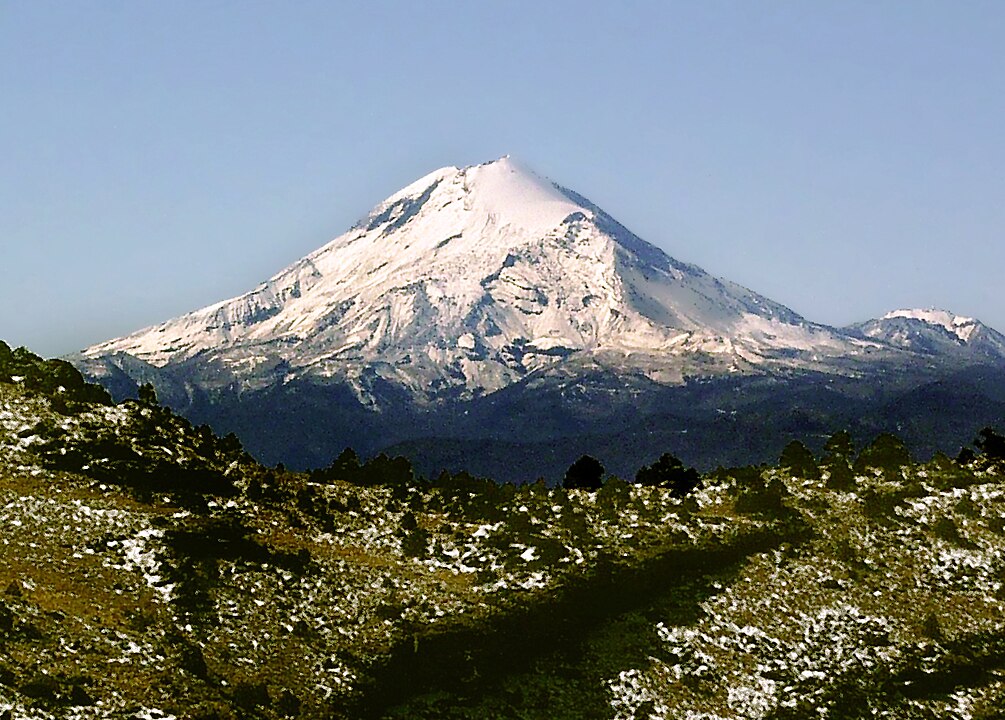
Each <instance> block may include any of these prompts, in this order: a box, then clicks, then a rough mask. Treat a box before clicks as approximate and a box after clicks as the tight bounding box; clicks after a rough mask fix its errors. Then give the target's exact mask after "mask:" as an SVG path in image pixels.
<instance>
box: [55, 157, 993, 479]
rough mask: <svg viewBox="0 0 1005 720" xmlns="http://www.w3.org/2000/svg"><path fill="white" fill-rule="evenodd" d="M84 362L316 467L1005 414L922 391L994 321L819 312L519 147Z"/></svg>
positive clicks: (787, 435)
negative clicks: (384, 456) (536, 168)
mask: <svg viewBox="0 0 1005 720" xmlns="http://www.w3.org/2000/svg"><path fill="white" fill-rule="evenodd" d="M70 359H71V360H72V361H73V362H74V363H75V364H76V365H77V366H78V367H79V368H80V369H81V370H82V371H83V372H84V373H85V375H87V376H88V377H89V378H91V379H93V380H95V381H97V382H100V383H102V384H103V385H104V386H105V387H106V388H108V389H109V391H110V392H111V393H112V394H113V395H114V396H115V397H116V398H117V399H121V398H124V397H130V396H132V397H135V394H136V389H137V387H138V386H139V385H140V384H142V383H145V382H150V383H153V384H154V386H155V387H156V389H157V393H158V395H159V397H161V398H162V399H163V400H164V401H165V403H166V404H168V405H169V406H170V407H172V408H174V409H175V410H177V411H178V412H180V413H182V414H184V415H185V416H186V417H188V418H190V419H191V420H192V421H193V422H196V423H208V424H209V425H211V426H212V427H213V428H214V429H216V430H217V431H218V432H221V433H229V432H235V433H236V434H237V435H238V436H239V437H240V438H241V439H242V441H243V442H244V443H245V445H246V446H247V447H248V448H249V450H250V451H251V452H252V453H253V454H254V455H255V456H256V457H258V458H260V459H262V460H263V461H265V462H268V463H275V462H283V463H285V464H286V465H288V466H290V467H295V468H299V469H304V468H307V467H312V466H319V465H324V464H327V463H328V462H330V461H331V459H332V458H333V457H334V456H335V455H336V454H337V453H338V452H340V451H341V450H342V448H343V447H345V446H346V445H351V446H353V447H355V448H357V449H358V450H359V451H360V452H361V453H362V454H364V455H367V456H370V455H373V454H376V453H377V452H380V451H382V450H389V449H392V448H393V450H394V451H395V452H403V453H407V454H408V455H409V457H411V458H413V459H414V460H415V461H416V462H417V463H419V464H420V465H421V467H423V468H424V469H428V470H429V471H431V472H438V471H439V470H440V469H443V468H446V469H448V470H451V471H459V470H463V469H465V467H464V466H463V464H458V463H456V462H454V461H452V460H451V458H452V457H453V456H459V457H463V456H466V455H467V456H470V455H472V454H476V455H478V456H479V457H480V458H482V461H483V462H482V466H483V467H484V468H485V470H486V471H487V472H489V473H491V474H492V475H493V476H496V477H500V478H503V479H514V480H534V479H535V477H537V476H536V475H526V474H515V472H514V466H513V464H512V463H510V462H507V461H506V460H501V461H496V460H494V459H493V458H496V457H499V456H500V455H503V454H504V453H505V452H506V451H507V449H508V448H519V449H520V454H522V455H528V454H530V455H529V457H530V458H531V459H532V461H533V462H535V463H537V465H538V472H539V473H540V474H542V475H545V476H547V477H549V478H552V479H554V478H557V477H558V476H559V475H560V473H561V471H562V469H564V468H565V467H567V466H568V465H569V464H570V463H571V462H572V461H573V460H574V459H575V457H576V456H577V453H578V451H579V448H580V447H582V446H583V445H584V444H591V443H592V444H596V443H595V440H594V439H595V438H597V437H598V436H605V435H606V436H607V438H606V439H602V440H601V443H600V444H606V445H608V446H609V447H608V448H607V449H606V450H605V456H604V457H603V460H604V461H605V462H606V463H608V465H609V466H611V467H613V468H617V469H618V470H624V471H627V470H628V469H631V468H634V467H637V466H638V465H639V464H641V463H643V462H648V461H650V460H651V459H652V458H651V457H647V456H646V455H645V454H644V453H641V454H640V452H639V448H640V447H641V446H648V445H651V444H652V440H653V437H652V433H656V434H657V435H658V438H657V439H658V440H659V441H660V442H661V443H662V442H668V441H669V440H670V439H671V438H670V436H671V435H672V434H673V433H680V432H682V431H683V430H685V429H687V427H691V428H692V429H693V430H695V431H700V432H699V435H701V436H706V437H712V436H716V435H717V436H718V437H719V438H720V442H718V443H716V444H711V443H701V442H693V441H691V442H689V441H688V440H690V438H684V439H683V440H684V441H682V442H680V443H671V445H672V446H674V447H679V451H680V452H681V453H682V454H684V455H686V459H687V460H688V461H689V462H691V463H694V464H696V465H699V466H702V467H715V466H716V465H718V464H728V463H732V462H737V461H740V462H752V461H763V460H766V459H770V458H772V457H774V456H776V455H777V453H778V452H779V451H780V449H781V448H782V447H783V446H784V445H785V443H786V442H788V440H790V439H792V437H799V438H800V439H803V440H804V441H806V442H810V443H813V442H814V441H822V438H820V437H818V436H817V434H816V430H815V428H816V426H817V425H818V424H819V425H820V426H822V427H823V428H825V429H826V428H830V427H852V429H853V430H855V432H856V434H857V436H858V437H861V438H863V439H864V438H867V437H871V436H872V435H873V434H875V432H877V431H879V430H894V429H897V428H904V427H908V428H914V429H915V430H916V432H912V433H907V436H906V440H907V441H908V442H909V443H910V444H911V446H912V447H913V448H916V449H918V450H926V449H928V448H931V447H936V448H938V449H943V450H946V449H948V448H950V447H953V446H956V447H958V446H959V445H960V443H962V442H965V441H967V440H969V438H971V437H972V436H973V434H974V432H976V430H977V429H978V428H980V427H982V426H983V425H986V424H991V423H994V422H1000V421H1001V420H1002V419H1003V418H1005V414H1003V413H1002V412H1001V407H1000V406H999V405H998V403H997V402H996V401H995V400H993V397H994V395H995V391H994V390H993V389H992V390H990V391H989V393H990V394H988V395H984V396H982V398H981V399H979V401H978V402H976V403H969V402H966V403H961V402H956V403H953V404H951V406H950V408H949V415H953V416H955V415H956V414H965V415H968V417H969V418H970V423H969V424H968V425H967V426H966V427H964V428H960V427H958V426H957V425H956V424H955V423H954V422H951V421H947V422H945V423H942V424H939V419H940V418H941V417H942V415H935V416H930V417H926V416H923V415H921V414H920V413H922V412H923V410H922V408H921V407H920V406H919V405H917V404H916V403H914V402H913V400H912V399H911V398H910V397H909V396H910V394H911V393H912V392H914V391H916V390H918V389H919V388H923V387H925V386H927V385H929V384H931V383H933V382H941V381H944V379H945V378H946V377H947V376H949V375H952V374H955V373H959V372H963V371H970V370H971V369H972V368H974V367H977V366H980V367H984V368H992V369H997V370H999V371H1000V370H1001V369H1002V368H1003V367H1005V338H1002V336H1000V335H998V334H997V333H996V332H995V331H993V330H992V329H991V328H987V327H985V326H983V325H981V324H980V323H979V322H978V321H976V320H973V319H970V318H958V317H956V316H952V315H951V314H949V313H939V312H935V311H926V312H921V311H899V313H892V314H891V315H889V316H887V317H886V318H883V319H881V320H878V321H871V322H870V323H865V324H862V325H859V326H853V327H850V328H844V329H836V328H830V327H826V326H823V325H820V324H817V323H813V322H810V321H808V320H806V319H804V318H802V317H801V316H799V315H798V314H797V313H795V312H793V311H792V310H790V309H789V308H786V307H784V306H783V305H780V304H779V303H776V302H773V301H771V300H770V299H768V298H765V297H763V296H761V295H759V294H757V293H756V292H753V291H751V290H748V289H746V288H744V287H741V286H739V285H737V284H736V283H733V282H730V281H728V280H725V279H719V278H716V277H713V276H712V275H710V274H709V273H707V272H705V271H704V270H702V269H701V268H698V267H696V266H694V265H691V264H688V263H686V262H682V261H680V260H677V259H675V258H672V257H670V256H668V255H667V254H666V253H664V252H663V251H662V250H660V249H658V248H656V247H655V246H653V245H650V244H649V243H647V242H645V241H643V240H642V239H640V238H639V237H637V236H635V235H634V234H633V233H631V232H630V231H629V230H628V229H626V228H625V227H624V226H622V225H621V224H619V223H618V222H617V221H616V220H614V219H613V218H612V217H611V216H610V215H608V214H607V213H605V212H604V211H603V210H601V209H600V208H598V207H597V206H596V205H594V204H592V203H591V202H589V201H588V200H586V199H585V198H583V197H582V196H581V195H579V194H577V193H576V192H574V191H572V190H569V189H567V188H564V187H562V186H559V185H557V184H555V183H552V182H550V181H548V180H546V179H544V178H542V177H540V176H538V175H536V174H535V173H533V172H531V171H529V170H527V169H526V168H523V167H521V166H520V165H519V164H518V163H516V162H514V161H513V160H512V159H510V158H508V157H507V158H502V159H500V160H497V161H495V162H491V163H486V164H483V165H478V166H474V167H467V168H455V167H448V168H442V169H440V170H437V171H435V172H433V173H430V174H429V175H427V176H426V177H423V178H421V179H419V180H417V181H416V182H415V183H413V184H411V185H409V186H408V187H406V188H404V189H402V190H401V191H399V192H397V193H395V194H393V195H392V196H390V197H389V198H387V200H385V201H384V202H382V203H380V204H379V205H378V206H377V207H375V208H374V209H373V210H372V211H371V212H370V213H369V214H368V215H367V216H366V217H365V218H364V219H363V220H361V221H360V222H359V223H357V224H356V225H355V226H354V227H352V228H351V229H350V230H349V231H347V232H346V233H344V234H343V235H341V236H339V237H337V238H335V239H334V240H332V241H331V242H329V243H328V244H326V245H324V246H323V247H321V248H319V249H318V250H317V251H315V252H313V253H311V254H310V255H308V256H306V257H304V258H302V259H301V260H298V261H297V262H295V263H293V264H292V265H290V266H289V267H287V268H286V269H284V270H282V271H280V272H279V273H277V274H276V275H274V276H273V277H272V278H270V279H269V280H267V281H266V282H264V283H262V284H261V285H259V286H258V287H256V288H255V289H253V290H251V291H250V292H247V293H245V294H243V295H241V296H239V297H236V298H231V299H229V300H225V301H223V302H220V303H217V304H214V305H212V306H210V307H207V308H203V309H201V310H196V311H194V312H191V313H188V314H185V315H183V316H181V317H179V318H175V319H172V320H168V321H166V322H163V323H161V324H159V325H156V326H154V327H150V328H146V329H143V330H139V331H138V332H135V333H133V334H131V335H128V336H126V337H123V338H117V339H113V340H109V341H107V342H103V343H100V344H97V345H94V346H93V347H90V348H87V349H86V350H84V351H83V352H82V353H80V354H78V355H76V356H74V357H72V358H70ZM997 377H998V380H997V381H996V384H998V385H1001V384H1002V382H1005V380H1003V378H1005V374H1003V373H1001V372H999V373H998V375H997ZM696 385H697V386H698V389H697V390H696V389H695V388H696ZM905 396H907V397H905ZM705 397H714V398H715V402H714V403H711V402H705V401H704V400H703V398H705ZM891 408H896V409H897V410H898V411H897V412H895V413H892V412H891ZM698 410H700V412H698ZM769 412H770V414H771V416H772V417H774V418H777V422H772V423H768V424H765V423H764V422H763V421H762V419H761V418H762V417H763V416H764V415H767V414H769ZM667 415H669V416H670V418H669V419H670V422H665V420H666V417H665V416H667ZM683 416H687V418H688V422H687V423H686V424H682V423H681V422H680V419H681V418H682V417H683ZM805 417H810V418H815V419H819V420H820V422H819V423H814V422H811V423H810V425H809V426H803V425H801V424H800V418H805ZM724 418H728V419H730V421H731V422H732V425H727V426H723V424H722V421H723V419H724ZM629 419H631V420H632V422H633V423H634V424H632V423H629V422H627V421H628V420H629ZM276 420H280V421H281V422H276ZM734 421H735V422H734ZM933 422H934V423H935V426H934V427H931V426H932V425H933ZM613 428H618V431H617V438H619V439H618V440H616V439H615V436H614V434H613ZM751 434H753V435H756V436H757V438H758V440H757V441H756V442H753V443H744V442H742V441H739V439H741V438H744V437H747V436H750V435H751ZM573 446H575V447H573ZM552 447H556V448H558V454H553V453H551V452H550V450H549V449H550V448H552ZM563 448H567V450H565V451H563ZM755 448H756V449H755Z"/></svg>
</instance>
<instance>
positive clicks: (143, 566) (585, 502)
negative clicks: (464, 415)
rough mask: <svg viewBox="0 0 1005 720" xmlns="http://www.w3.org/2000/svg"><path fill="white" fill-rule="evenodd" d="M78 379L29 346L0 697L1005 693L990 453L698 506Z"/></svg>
mask: <svg viewBox="0 0 1005 720" xmlns="http://www.w3.org/2000/svg"><path fill="white" fill-rule="evenodd" d="M5 350H6V352H4V351H5ZM71 370H72V368H71ZM77 378H79V376H77ZM77 378H74V377H73V375H72V374H71V373H67V372H66V370H65V368H64V367H63V366H62V365H53V364H51V361H49V362H48V363H47V362H46V361H41V360H40V359H38V358H34V356H31V355H30V353H27V352H25V351H9V349H6V346H2V347H0V528H2V534H0V543H2V545H3V552H2V553H0V716H3V717H11V718H70V717H74V718H106V717H107V718H130V717H134V718H169V717H175V718H206V719H209V718H286V717H296V718H379V717H402V718H640V719H641V718H651V717H656V718H695V719H697V718H705V719H707V720H712V719H713V718H752V717H757V718H805V717H832V718H857V717H863V718H864V717H888V718H913V717H917V718H932V717H973V718H992V717H1001V714H1000V711H999V710H997V708H1000V707H1005V684H1003V680H1005V675H1002V674H1001V673H1002V670H1003V669H1005V664H1003V663H1005V654H1003V653H1005V613H1003V609H1005V608H1003V602H1005V590H1003V584H1002V583H1003V579H1005V556H1003V552H1005V538H1003V535H1005V512H1003V510H1005V476H1003V474H1002V472H1001V471H1000V469H999V468H998V467H997V466H996V464H995V461H994V459H993V458H992V457H990V456H989V455H984V456H980V455H979V456H977V457H976V458H974V459H973V461H971V462H969V463H968V464H965V465H961V464H959V463H957V462H954V461H950V460H948V459H947V458H944V457H943V458H937V459H936V460H935V461H933V462H931V463H928V464H924V465H919V464H912V463H910V462H909V460H907V459H905V458H904V457H902V455H901V454H899V451H898V448H897V447H896V444H895V443H893V444H891V443H889V442H888V443H887V444H885V445H884V444H883V443H882V442H878V443H877V444H876V445H874V446H873V447H872V448H870V449H867V450H866V451H864V452H861V453H854V452H852V451H851V449H850V448H848V447H843V446H842V445H841V443H838V442H835V443H833V444H832V445H831V446H830V447H829V455H828V457H827V458H825V459H823V460H821V461H820V463H819V464H818V463H817V462H816V461H815V460H807V459H806V458H805V457H801V456H799V454H798V453H795V454H790V455H788V456H787V458H788V459H787V467H759V468H742V469H736V470H729V471H726V470H723V471H719V472H717V473H713V474H710V475H707V476H705V477H704V478H703V481H702V484H701V485H700V487H699V488H698V489H697V490H695V491H694V492H692V493H691V494H690V495H688V496H687V497H683V498H682V497H678V496H677V494H675V492H673V491H672V490H670V489H668V488H664V487H659V486H639V485H630V484H627V483H625V482H622V481H620V480H616V479H608V481H607V483H606V484H605V485H604V487H603V488H601V489H600V490H598V491H595V492H590V491H587V490H582V489H576V490H565V489H562V488H549V487H546V486H544V485H541V484H538V485H527V486H521V487H515V486H509V485H496V484H494V483H491V482H488V481H479V480H476V479H474V478H470V477H467V476H464V475H460V476H448V475H443V476H441V477H439V478H436V479H435V480H434V481H432V482H430V481H426V480H425V479H422V478H417V477H415V476H414V474H413V473H412V470H411V468H410V467H409V466H408V464H407V463H405V462H402V461H395V460H389V459H387V458H377V459H376V460H373V461H371V462H369V463H364V464H360V463H359V462H358V460H357V459H356V458H355V457H354V456H353V455H352V454H350V453H346V454H344V455H343V456H342V457H341V458H340V459H339V460H338V461H336V462H335V463H334V464H333V465H332V466H331V467H330V468H327V469H325V470H324V471H317V472H313V473H310V474H305V473H290V472H286V471H284V470H283V469H282V468H266V467H262V466H261V465H259V464H258V463H256V462H255V461H254V460H253V459H252V458H251V457H249V456H248V455H247V454H245V453H244V452H243V451H242V449H241V447H240V444H239V443H238V442H237V441H236V439H235V438H233V437H228V438H217V437H215V436H214V435H213V434H212V433H211V432H209V431H208V429H206V428H197V427H193V426H192V425H191V424H189V423H188V422H187V421H185V420H183V419H180V418H178V417H177V416H174V415H173V414H171V413H170V412H169V411H167V410H165V409H163V408H161V407H159V406H158V405H157V404H156V402H155V399H154V398H152V397H150V396H149V394H147V395H145V396H144V397H143V399H142V400H141V401H139V402H137V401H128V402H125V403H122V404H120V405H113V404H111V403H110V401H109V400H108V398H107V397H106V396H103V395H102V394H99V393H98V391H97V390H90V389H88V388H89V387H90V386H85V385H83V384H82V383H80V384H77ZM91 393H93V395H92V394H91ZM991 454H993V453H991ZM792 458H796V459H797V460H798V462H796V461H795V460H792ZM856 459H857V461H856Z"/></svg>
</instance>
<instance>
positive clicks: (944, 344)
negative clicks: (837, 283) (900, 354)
mask: <svg viewBox="0 0 1005 720" xmlns="http://www.w3.org/2000/svg"><path fill="white" fill-rule="evenodd" d="M846 330H848V331H849V332H850V333H852V334H854V335H857V336H858V337H861V338H866V339H870V340H878V341H881V342H884V343H888V344H890V345H893V346H895V347H900V348H904V349H906V350H911V351H913V352H918V353H923V354H927V355H950V356H956V357H960V358H966V359H969V360H974V361H986V362H994V363H1000V362H1003V361H1005V336H1003V335H1002V334H1001V333H999V332H998V331H996V330H994V329H993V328H990V327H988V326H987V325H985V324H984V323H982V322H981V321H980V320H976V319H974V318H970V317H964V316H962V315H956V314H955V313H952V312H949V311H948V310H938V309H935V308H928V309H918V308H908V309H901V310H894V311H892V312H889V313H887V314H886V315H884V316H883V317H881V318H878V319H875V320H868V321H866V322H864V323H859V324H856V325H852V326H850V327H848V328H846Z"/></svg>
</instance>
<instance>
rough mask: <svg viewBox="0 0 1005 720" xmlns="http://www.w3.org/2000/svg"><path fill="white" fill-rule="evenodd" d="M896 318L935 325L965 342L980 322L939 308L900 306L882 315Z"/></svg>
mask: <svg viewBox="0 0 1005 720" xmlns="http://www.w3.org/2000/svg"><path fill="white" fill-rule="evenodd" d="M896 318H907V319H910V320H920V321H922V322H925V323H928V324H929V325H937V326H939V327H942V328H945V329H946V330H947V331H948V332H951V333H953V334H954V335H956V336H957V337H958V338H959V339H960V340H961V341H962V342H967V341H968V340H969V339H970V336H971V335H973V333H974V330H976V329H977V326H978V325H979V324H980V323H979V322H978V321H977V320H975V319H974V318H971V317H964V316H962V315H957V314H956V313H953V312H951V311H949V310H941V309H939V308H902V309H900V310H893V311H891V312H888V313H887V314H886V315H884V316H883V317H882V319H883V320H893V319H896Z"/></svg>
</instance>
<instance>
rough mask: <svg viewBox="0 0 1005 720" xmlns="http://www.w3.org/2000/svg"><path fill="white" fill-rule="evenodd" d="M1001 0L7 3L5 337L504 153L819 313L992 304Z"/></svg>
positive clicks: (202, 286) (53, 346)
mask: <svg viewBox="0 0 1005 720" xmlns="http://www.w3.org/2000/svg"><path fill="white" fill-rule="evenodd" d="M1003 37H1005V3H1000V2H984V3H982V2H976V1H974V2H967V3H950V2H924V1H923V0H917V1H912V2H862V3H858V2H830V3H828V2H802V1H800V2H712V1H704V0H703V1H702V2H633V3H608V2H588V1H585V0H579V1H577V2H505V3H504V2H493V3H489V2H485V3H482V2H472V3H461V2H438V1H435V0H430V1H424V2H419V3H415V2H408V3H406V2H358V3H356V2H353V3H350V2H342V3H334V2H307V1H302V2H278V1H277V2H251V1H244V2H222V1H207V0H201V1H199V2H185V1H182V0H179V1H175V2H170V3H156V2H139V1H137V2H132V1H126V0H121V1H115V0H105V1H103V2H84V1H79V2H46V1H44V0H23V1H20V0H18V1H14V0H0V97H2V98H3V101H2V102H0V150H2V157H3V163H2V164H0V339H4V340H6V341H7V342H9V343H11V344H14V345H19V344H25V345H28V346H29V347H31V348H32V349H34V350H36V351H37V352H40V353H42V354H45V355H58V354H62V353H67V352H71V351H73V350H75V349H78V348H81V347H83V346H85V345H88V344H91V343H94V342H97V341H100V340H104V339H108V338H110V337H114V336H117V335H121V334H124V333H127V332H129V331H132V330H135V329H138V328H140V327H142V326H146V325H149V324H152V323H154V322H158V321H161V320H165V319H167V318H169V317H173V316H175V315H178V314H181V313H183V312H185V311H188V310H193V309H196V308H197V307H201V306H204V305H207V304H209V303H211V302H215V301H217V300H221V299H224V298H226V297H230V296H232V295H235V294H238V293H240V292H243V291H245V290H248V289H250V288H251V287H253V286H254V285H255V284H257V283H258V282H260V281H261V280H264V279H265V278H267V277H268V276H270V275H272V274H273V273H274V272H276V271H278V270H279V269H280V268H282V267H284V266H285V265H287V264H289V263H290V262H292V261H293V260H295V259H297V258H298V257H301V256H302V255H304V254H306V253H307V252H309V251H310V250H313V249H314V248H316V247H318V246H320V245H322V244H323V243H325V242H327V241H328V240H329V239H331V238H332V237H335V236H336V235H339V234H340V233H341V232H343V231H344V230H345V229H346V228H347V227H348V226H349V225H351V224H352V223H353V222H354V221H355V220H356V219H357V218H359V217H360V216H362V215H364V214H365V213H366V211H367V210H369V208H370V207H371V206H372V205H374V204H375V203H376V202H378V201H380V200H381V199H383V198H384V197H385V196H387V195H389V194H391V193H392V192H394V191H395V190H397V189H399V188H400V187H401V186H403V185H405V184H407V183H409V182H411V181H412V180H415V179H417V178H418V177H419V176H421V175H423V174H425V173H427V172H429V171H431V170H433V169H435V168H437V167H441V166H444V165H466V164H472V163H477V162H483V161H485V160H489V159H494V158H496V157H498V156H500V155H504V154H507V153H510V154H513V155H514V156H515V157H517V158H519V160H520V161H521V162H522V163H523V164H525V165H528V166H530V167H532V168H534V169H535V170H537V171H538V172H539V173H541V174H544V175H547V176H549V177H551V178H552V179H554V180H556V181H558V182H560V183H562V184H564V185H567V186H569V187H572V188H574V189H576V190H577V191H579V192H581V193H582V194H584V195H586V196H587V197H589V198H591V199H592V200H593V201H594V202H596V203H597V204H599V205H600V206H601V207H603V208H605V209H606V210H607V211H608V212H610V213H611V214H612V215H614V216H615V217H616V218H618V219H619V220H620V221H621V222H623V223H624V224H625V225H627V226H628V227H630V228H631V229H632V230H634V231H635V232H636V233H638V234H639V235H641V236H642V237H644V238H645V239H647V240H649V241H650V242H653V243H654V244H656V245H659V246H660V247H662V248H663V249H664V250H666V251H667V252H669V253H670V254H671V255H673V256H674V257H677V258H678V259H680V260H684V261H688V262H694V263H697V264H699V265H701V266H703V267H704V268H705V269H706V270H708V271H709V272H711V273H713V274H715V275H719V276H723V277H727V278H729V279H731V280H734V281H736V282H739V283H741V284H744V285H746V286H748V287H750V288H752V289H754V290H756V291H758V292H761V293H763V294H765V295H767V296H769V297H771V298H772V299H774V300H777V301H779V302H782V303H784V304H786V305H788V306H790V307H791V308H793V309H794V310H796V311H797V312H800V313H801V314H803V315H805V316H806V317H808V318H809V319H812V320H816V321H819V322H825V323H830V324H836V325H841V324H845V323H849V322H853V321H857V320H864V319H866V318H869V317H874V316H877V315H880V314H882V313H884V312H886V311H887V310H891V309H894V308H896V307H902V306H939V307H945V308H948V309H951V310H954V311H956V312H959V313H962V314H967V315H974V316H977V317H980V318H981V319H983V320H985V321H986V322H988V323H990V324H991V325H993V326H996V327H997V328H998V329H1000V330H1002V331H1005V292H1003V291H1002V289H1001V287H1002V277H1003V275H1005V237H1003V228H1005V140H1003V137H1005V132H1003V127H1005V87H1003V85H1005V45H1003V43H1002V42H1001V39H1002V38H1003Z"/></svg>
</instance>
